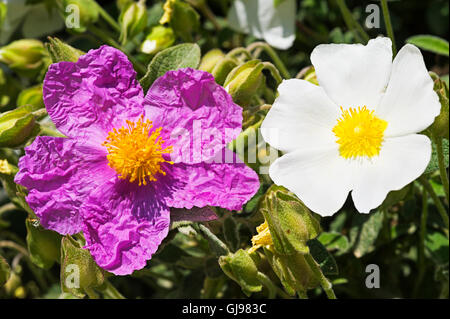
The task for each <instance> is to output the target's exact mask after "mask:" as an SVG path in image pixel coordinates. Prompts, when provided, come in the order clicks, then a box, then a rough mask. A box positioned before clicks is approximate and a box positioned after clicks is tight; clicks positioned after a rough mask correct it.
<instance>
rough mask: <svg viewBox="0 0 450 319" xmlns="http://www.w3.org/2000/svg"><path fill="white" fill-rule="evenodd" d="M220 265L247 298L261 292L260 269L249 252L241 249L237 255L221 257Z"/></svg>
mask: <svg viewBox="0 0 450 319" xmlns="http://www.w3.org/2000/svg"><path fill="white" fill-rule="evenodd" d="M219 265H220V267H221V268H222V270H223V272H224V273H225V274H226V275H227V276H228V277H230V278H231V279H232V280H234V281H235V282H237V283H238V284H239V285H240V286H241V288H242V291H243V292H244V293H245V294H246V295H247V296H250V295H251V294H252V293H253V292H259V291H261V289H262V285H261V283H260V281H259V280H258V277H257V275H258V269H257V267H256V265H255V262H254V261H253V259H252V258H251V257H250V255H249V254H248V252H247V251H245V250H242V249H239V250H238V251H237V252H236V253H235V254H229V255H227V256H221V257H220V258H219Z"/></svg>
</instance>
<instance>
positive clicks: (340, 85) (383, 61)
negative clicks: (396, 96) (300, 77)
mask: <svg viewBox="0 0 450 319" xmlns="http://www.w3.org/2000/svg"><path fill="white" fill-rule="evenodd" d="M311 62H312V64H313V65H314V67H315V70H316V74H317V79H318V81H319V84H320V86H322V87H323V88H324V89H325V91H326V92H327V94H328V95H329V96H330V98H331V99H332V100H333V101H334V102H335V103H336V104H338V105H339V106H342V107H343V108H349V107H358V106H367V108H370V109H375V108H376V107H377V106H378V105H379V103H380V100H381V97H382V94H383V92H384V90H385V89H386V86H387V84H388V80H389V75H390V71H391V67H392V49H391V40H390V39H389V38H377V39H373V40H370V41H369V43H368V44H367V45H366V46H363V45H361V44H322V45H319V46H317V47H316V48H315V49H314V50H313V52H312V53H311Z"/></svg>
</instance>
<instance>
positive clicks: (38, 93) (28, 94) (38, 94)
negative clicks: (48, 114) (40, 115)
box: [16, 84, 45, 109]
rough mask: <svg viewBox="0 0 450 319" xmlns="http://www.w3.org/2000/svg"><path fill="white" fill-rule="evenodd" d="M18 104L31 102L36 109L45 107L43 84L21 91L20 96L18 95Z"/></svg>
mask: <svg viewBox="0 0 450 319" xmlns="http://www.w3.org/2000/svg"><path fill="white" fill-rule="evenodd" d="M16 104H17V105H18V106H23V105H27V104H29V105H32V106H34V109H41V108H44V107H45V105H44V100H43V98H42V84H39V85H36V86H32V87H30V88H28V89H25V90H23V91H22V92H20V94H19V96H18V97H17V103H16Z"/></svg>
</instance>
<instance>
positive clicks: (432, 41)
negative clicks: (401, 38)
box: [406, 35, 449, 56]
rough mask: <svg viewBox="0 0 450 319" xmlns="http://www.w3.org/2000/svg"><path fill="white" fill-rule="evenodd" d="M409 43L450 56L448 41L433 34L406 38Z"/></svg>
mask: <svg viewBox="0 0 450 319" xmlns="http://www.w3.org/2000/svg"><path fill="white" fill-rule="evenodd" d="M406 42H407V43H410V44H414V45H415V46H417V47H419V48H421V49H422V50H425V51H431V52H433V53H436V54H440V55H445V56H449V52H448V50H449V46H448V41H447V40H445V39H442V38H440V37H437V36H433V35H416V36H413V37H410V38H409V39H407V40H406Z"/></svg>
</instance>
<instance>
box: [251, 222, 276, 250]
mask: <svg viewBox="0 0 450 319" xmlns="http://www.w3.org/2000/svg"><path fill="white" fill-rule="evenodd" d="M256 231H257V232H258V234H257V235H255V236H253V238H252V245H253V246H252V247H251V248H250V249H249V250H248V252H249V253H250V254H251V253H252V252H254V251H256V250H257V249H258V248H259V247H262V246H268V245H272V244H273V242H272V236H271V235H270V230H269V226H268V225H267V222H266V221H265V222H264V223H262V224H261V225H259V226H258V227H256Z"/></svg>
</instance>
